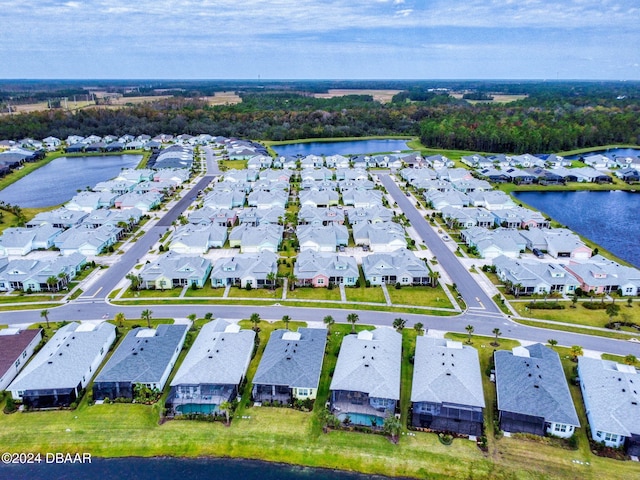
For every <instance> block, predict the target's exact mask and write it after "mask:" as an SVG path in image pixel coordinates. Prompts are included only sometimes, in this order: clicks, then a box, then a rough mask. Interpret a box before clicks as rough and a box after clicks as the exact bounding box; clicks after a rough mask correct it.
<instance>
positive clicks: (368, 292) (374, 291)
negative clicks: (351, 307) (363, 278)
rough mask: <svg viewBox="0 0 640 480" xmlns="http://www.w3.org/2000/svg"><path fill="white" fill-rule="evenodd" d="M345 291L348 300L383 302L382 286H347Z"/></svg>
mask: <svg viewBox="0 0 640 480" xmlns="http://www.w3.org/2000/svg"><path fill="white" fill-rule="evenodd" d="M345 293H346V295H347V300H348V301H350V302H374V303H385V298H384V292H383V291H382V287H369V288H366V287H360V288H356V287H347V288H346V289H345Z"/></svg>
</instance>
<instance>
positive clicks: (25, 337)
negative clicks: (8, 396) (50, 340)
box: [0, 327, 42, 392]
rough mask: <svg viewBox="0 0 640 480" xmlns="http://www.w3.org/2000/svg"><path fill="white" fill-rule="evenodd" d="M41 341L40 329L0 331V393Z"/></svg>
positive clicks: (7, 329) (5, 329) (8, 329)
mask: <svg viewBox="0 0 640 480" xmlns="http://www.w3.org/2000/svg"><path fill="white" fill-rule="evenodd" d="M41 340H42V329H41V328H35V329H27V330H24V329H20V328H12V327H9V328H4V329H2V330H0V392H1V391H3V390H6V389H7V387H8V386H9V384H10V383H11V381H12V380H13V379H14V378H16V375H18V373H19V372H20V370H22V369H23V368H24V366H25V365H26V364H27V362H28V361H29V359H30V358H31V356H32V355H33V352H34V350H35V348H36V347H37V346H38V345H39V344H40V341H41Z"/></svg>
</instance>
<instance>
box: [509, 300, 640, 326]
mask: <svg viewBox="0 0 640 480" xmlns="http://www.w3.org/2000/svg"><path fill="white" fill-rule="evenodd" d="M538 301H540V300H538ZM547 302H553V300H547ZM594 302H595V303H597V302H598V300H594ZM527 303H528V302H511V306H513V308H515V309H516V311H517V312H518V313H519V314H520V315H522V316H523V317H528V318H539V319H542V320H554V321H556V322H564V323H572V324H575V325H588V326H591V327H604V326H605V324H606V323H609V317H608V316H607V313H606V312H605V310H588V309H586V308H584V307H583V306H582V303H583V302H579V303H578V304H577V305H576V308H571V302H569V301H564V302H561V304H562V305H564V306H565V307H566V308H565V309H564V310H538V309H535V310H529V309H528V307H527ZM605 303H606V302H605ZM616 304H618V305H619V306H620V314H619V315H618V316H617V317H615V318H614V321H630V322H634V323H638V324H640V308H639V306H638V305H637V304H635V305H634V306H633V307H631V308H629V307H627V303H626V302H625V301H623V300H617V301H616ZM627 316H628V317H627ZM623 317H624V318H623Z"/></svg>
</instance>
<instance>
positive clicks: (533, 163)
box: [511, 153, 545, 168]
mask: <svg viewBox="0 0 640 480" xmlns="http://www.w3.org/2000/svg"><path fill="white" fill-rule="evenodd" d="M511 165H513V166H515V167H521V168H530V167H544V166H545V161H544V160H543V159H542V158H540V157H536V156H535V155H531V154H529V153H525V154H523V155H514V156H512V157H511Z"/></svg>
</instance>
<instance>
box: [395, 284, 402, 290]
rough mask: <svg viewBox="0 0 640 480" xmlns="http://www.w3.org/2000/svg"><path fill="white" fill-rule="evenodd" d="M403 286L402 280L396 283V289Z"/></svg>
mask: <svg viewBox="0 0 640 480" xmlns="http://www.w3.org/2000/svg"><path fill="white" fill-rule="evenodd" d="M401 288H402V285H400V282H398V283H396V290H400V289H401Z"/></svg>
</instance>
